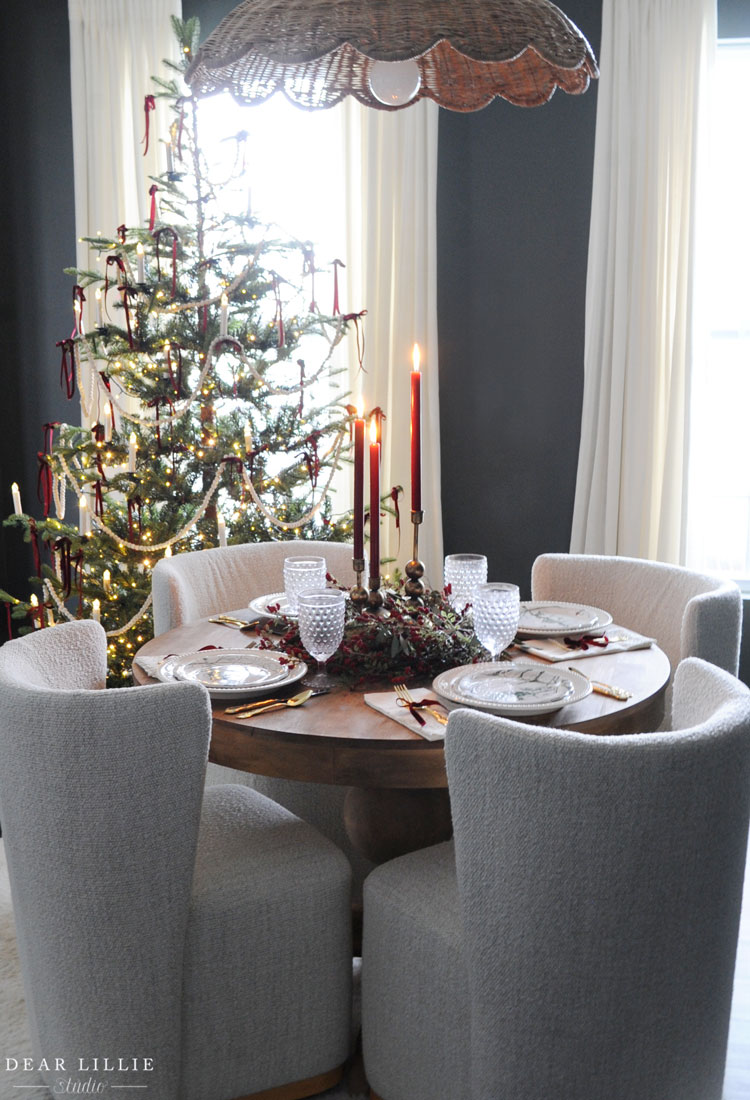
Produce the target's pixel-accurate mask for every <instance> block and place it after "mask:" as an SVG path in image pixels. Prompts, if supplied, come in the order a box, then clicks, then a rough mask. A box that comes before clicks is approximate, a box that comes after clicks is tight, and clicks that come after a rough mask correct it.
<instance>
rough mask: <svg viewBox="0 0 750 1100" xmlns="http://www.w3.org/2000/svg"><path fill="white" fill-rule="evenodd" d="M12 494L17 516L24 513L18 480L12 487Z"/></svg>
mask: <svg viewBox="0 0 750 1100" xmlns="http://www.w3.org/2000/svg"><path fill="white" fill-rule="evenodd" d="M10 492H11V496H12V497H13V511H14V512H15V513H16V515H17V516H22V515H23V508H22V507H21V492H20V490H19V488H18V483H17V482H16V481H14V482H13V484H12V485H11V487H10Z"/></svg>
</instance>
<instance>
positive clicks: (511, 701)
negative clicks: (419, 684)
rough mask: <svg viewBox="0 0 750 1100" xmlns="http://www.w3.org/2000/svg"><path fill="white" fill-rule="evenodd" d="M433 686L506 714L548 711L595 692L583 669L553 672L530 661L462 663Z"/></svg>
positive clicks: (455, 699)
mask: <svg viewBox="0 0 750 1100" xmlns="http://www.w3.org/2000/svg"><path fill="white" fill-rule="evenodd" d="M432 686H433V688H434V690H435V691H436V692H437V693H438V695H442V696H443V698H444V699H447V700H448V702H450V703H457V704H458V705H459V706H463V707H475V708H476V709H478V710H486V711H489V713H490V714H502V715H505V716H506V717H513V716H514V715H517V716H521V717H525V716H527V715H531V714H548V713H551V712H552V711H555V710H560V708H561V707H566V706H569V705H570V704H571V703H579V702H580V701H581V699H585V698H586V696H587V695H590V694H591V683H590V681H589V680H588V679H587V678H586V677H585V676H583V675H582V674H581V673H580V672H574V671H573V670H572V669H570V670H568V669H566V671H565V672H564V673H560V672H553V671H552V670H551V669H548V668H544V667H543V666H542V665H539V664H532V663H531V662H530V661H492V662H486V663H484V662H483V663H481V664H476V665H460V666H459V667H458V668H451V669H448V670H447V671H446V672H441V673H440V674H439V675H438V676H436V677H435V679H434V680H433V681H432Z"/></svg>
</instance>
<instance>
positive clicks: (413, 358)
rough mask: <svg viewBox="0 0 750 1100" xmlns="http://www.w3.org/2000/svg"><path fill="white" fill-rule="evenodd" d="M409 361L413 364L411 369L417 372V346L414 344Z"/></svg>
mask: <svg viewBox="0 0 750 1100" xmlns="http://www.w3.org/2000/svg"><path fill="white" fill-rule="evenodd" d="M411 361H412V364H413V367H412V369H413V370H416V371H418V370H419V344H415V345H414V347H413V348H412V353H411Z"/></svg>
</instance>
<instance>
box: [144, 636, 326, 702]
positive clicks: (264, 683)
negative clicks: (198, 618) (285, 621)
mask: <svg viewBox="0 0 750 1100" xmlns="http://www.w3.org/2000/svg"><path fill="white" fill-rule="evenodd" d="M306 672H307V665H306V664H305V663H304V661H288V660H282V659H280V658H279V656H278V655H277V654H274V653H267V652H266V651H264V650H263V651H262V650H258V649H254V648H250V649H210V650H201V651H199V652H197V653H183V654H181V655H180V656H178V657H166V658H165V659H164V660H163V661H162V662H161V664H160V665H159V668H158V669H157V673H156V674H157V676H158V677H159V679H160V680H163V681H165V682H170V681H174V680H188V681H192V682H193V683H197V684H203V686H204V687H206V688H208V693H209V695H210V696H211V698H212V699H226V700H229V699H242V698H246V697H248V696H252V695H262V694H264V693H265V692H266V691H268V689H269V688H273V690H274V691H276V690H278V689H280V688H285V687H287V686H288V685H289V684H293V683H296V681H297V680H301V679H302V677H303V676H304V675H305V673H306Z"/></svg>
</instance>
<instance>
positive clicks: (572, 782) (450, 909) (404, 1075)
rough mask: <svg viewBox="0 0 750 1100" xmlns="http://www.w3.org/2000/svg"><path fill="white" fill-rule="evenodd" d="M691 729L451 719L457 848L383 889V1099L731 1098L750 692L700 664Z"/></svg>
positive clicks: (425, 855) (378, 917) (378, 909)
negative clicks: (582, 728)
mask: <svg viewBox="0 0 750 1100" xmlns="http://www.w3.org/2000/svg"><path fill="white" fill-rule="evenodd" d="M674 724H675V727H676V728H675V730H674V731H673V732H657V733H652V734H640V735H628V736H622V737H616V736H608V737H594V736H587V735H585V734H579V733H571V732H565V731H562V730H557V729H554V728H550V727H536V726H532V725H525V724H522V723H519V722H514V721H511V720H510V719H504V718H494V717H492V716H490V715H483V714H480V713H479V712H475V711H468V710H459V711H456V712H454V714H452V715H451V718H450V722H449V725H448V729H447V735H446V745H445V749H446V759H447V769H448V781H449V786H450V795H451V805H452V812H453V822H454V829H455V841H454V842H451V843H449V844H443V845H438V846H436V847H434V848H428V849H424V850H422V851H419V852H414V853H412V854H410V855H407V856H403V857H402V858H401V859H397V860H393V861H392V862H391V863H387V864H384V865H383V866H381V867H379V868H378V869H377V870H375V871H373V873H372V874H371V875H370V876H369V877H368V879H367V880H366V882H365V922H364V949H363V971H362V982H363V1043H364V1057H365V1070H366V1073H367V1076H368V1080H369V1082H370V1085H371V1086H372V1089H373V1092H374V1094H375V1095H376V1096H378V1097H381V1098H382V1100H605V1098H606V1100H720V1097H721V1092H722V1078H723V1072H724V1061H725V1056H726V1043H727V1031H728V1024H729V1011H730V1002H731V996H732V976H733V971H734V962H735V950H736V944H737V934H738V926H739V915H740V905H741V898H742V881H743V874H744V867H745V852H746V844H747V828H748V812H749V802H750V692H748V690H747V688H745V687H744V686H743V685H742V684H740V683H739V681H737V680H735V679H734V678H733V677H731V676H730V675H729V674H728V673H726V672H724V671H723V670H720V669H717V668H716V667H714V666H712V665H709V664H708V663H706V662H703V661H700V660H696V659H694V658H691V659H689V660H687V661H684V662H683V663H682V664H681V665H680V667H679V668H678V670H677V674H676V677H675V691H674ZM454 844H455V847H454Z"/></svg>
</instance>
